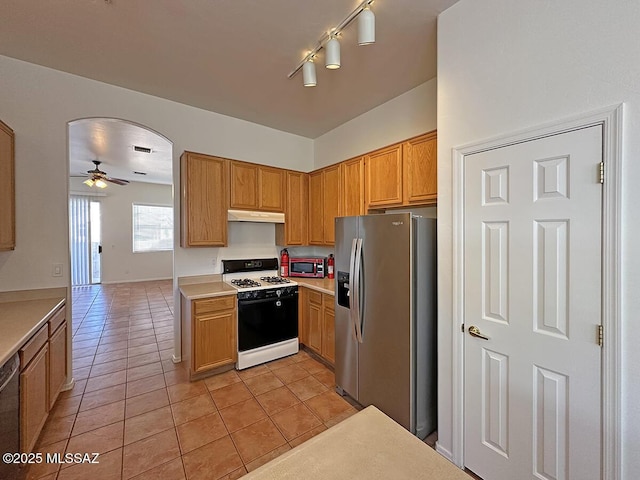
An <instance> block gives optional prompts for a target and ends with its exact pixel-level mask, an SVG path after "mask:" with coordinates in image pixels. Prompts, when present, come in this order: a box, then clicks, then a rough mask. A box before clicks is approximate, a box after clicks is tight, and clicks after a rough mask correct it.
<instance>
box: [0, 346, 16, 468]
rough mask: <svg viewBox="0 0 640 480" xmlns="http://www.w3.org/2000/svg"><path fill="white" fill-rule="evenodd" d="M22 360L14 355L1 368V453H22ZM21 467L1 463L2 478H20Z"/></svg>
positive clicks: (14, 464)
mask: <svg viewBox="0 0 640 480" xmlns="http://www.w3.org/2000/svg"><path fill="white" fill-rule="evenodd" d="M19 370H20V360H19V359H18V354H16V355H14V356H13V357H11V359H9V360H8V361H7V363H5V364H4V365H3V366H2V367H0V453H2V454H5V453H18V452H20V372H19ZM19 467H20V465H19V464H17V463H9V464H7V463H4V462H0V478H2V479H3V480H4V479H6V480H14V479H17V478H18V472H19Z"/></svg>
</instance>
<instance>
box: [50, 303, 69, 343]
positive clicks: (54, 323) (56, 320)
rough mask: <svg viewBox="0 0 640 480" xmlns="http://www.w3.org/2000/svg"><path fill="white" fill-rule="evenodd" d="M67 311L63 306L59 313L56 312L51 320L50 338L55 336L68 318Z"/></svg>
mask: <svg viewBox="0 0 640 480" xmlns="http://www.w3.org/2000/svg"><path fill="white" fill-rule="evenodd" d="M66 313H67V309H66V308H65V307H64V306H63V307H61V308H60V309H59V310H58V311H56V312H55V313H54V314H53V316H52V317H51V319H50V320H49V336H51V335H53V332H55V331H56V330H57V329H58V327H59V326H60V325H62V322H64V319H65V318H66Z"/></svg>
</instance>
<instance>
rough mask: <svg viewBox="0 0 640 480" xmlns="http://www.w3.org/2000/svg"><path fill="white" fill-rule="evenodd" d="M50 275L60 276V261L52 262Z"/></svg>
mask: <svg viewBox="0 0 640 480" xmlns="http://www.w3.org/2000/svg"><path fill="white" fill-rule="evenodd" d="M51 276H52V277H61V276H62V264H61V263H54V264H53V267H52V269H51Z"/></svg>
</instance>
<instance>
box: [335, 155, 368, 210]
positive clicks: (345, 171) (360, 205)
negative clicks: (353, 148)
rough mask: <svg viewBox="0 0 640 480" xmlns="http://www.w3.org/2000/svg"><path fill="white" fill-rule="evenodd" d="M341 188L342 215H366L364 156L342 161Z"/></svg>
mask: <svg viewBox="0 0 640 480" xmlns="http://www.w3.org/2000/svg"><path fill="white" fill-rule="evenodd" d="M340 188H341V190H342V204H341V206H340V216H343V217H349V216H353V215H364V214H365V213H366V210H365V198H364V157H358V158H354V159H351V160H347V161H345V162H342V163H340Z"/></svg>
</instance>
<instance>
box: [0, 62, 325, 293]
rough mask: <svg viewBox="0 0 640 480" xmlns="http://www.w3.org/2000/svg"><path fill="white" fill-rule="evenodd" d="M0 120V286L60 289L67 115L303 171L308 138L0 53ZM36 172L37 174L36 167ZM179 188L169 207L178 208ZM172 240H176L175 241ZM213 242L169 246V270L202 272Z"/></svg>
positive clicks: (308, 159)
mask: <svg viewBox="0 0 640 480" xmlns="http://www.w3.org/2000/svg"><path fill="white" fill-rule="evenodd" d="M0 89H1V91H2V95H0V117H1V118H2V120H3V121H5V122H6V123H7V124H8V125H9V126H10V127H12V128H13V130H14V131H15V133H16V204H17V205H16V230H17V231H16V240H17V247H16V249H15V250H14V251H12V252H0V291H8V290H20V289H31V288H45V287H60V286H67V285H68V284H69V272H68V268H65V272H64V276H63V277H61V278H53V277H52V276H51V268H52V267H51V265H52V263H63V264H64V265H65V266H67V265H68V264H69V245H68V233H67V232H68V226H67V222H66V219H67V194H68V159H67V122H69V121H71V120H75V119H79V118H85V117H94V116H100V117H114V118H122V119H125V120H129V121H132V122H136V123H139V124H142V125H145V126H147V127H149V128H151V129H153V130H155V131H157V132H159V133H161V134H163V135H165V136H166V137H167V138H168V139H169V140H171V141H172V142H173V155H174V159H173V163H174V172H173V173H174V178H176V179H177V178H180V177H179V156H180V154H181V153H182V152H183V151H184V150H192V151H196V152H203V153H207V154H213V155H218V156H222V157H229V158H236V159H242V160H247V161H250V162H256V163H263V164H269V165H275V166H279V167H284V168H294V169H297V170H305V171H307V170H311V169H312V168H313V142H312V140H310V139H308V138H304V137H300V136H297V135H292V134H288V133H284V132H281V131H278V130H274V129H271V128H267V127H264V126H261V125H257V124H253V123H249V122H246V121H243V120H238V119H235V118H231V117H227V116H224V115H219V114H216V113H211V112H208V111H204V110H200V109H197V108H193V107H189V106H186V105H182V104H178V103H175V102H171V101H169V100H164V99H160V98H157V97H152V96H150V95H145V94H141V93H138V92H134V91H131V90H126V89H123V88H119V87H114V86H112V85H107V84H104V83H100V82H96V81H93V80H88V79H85V78H82V77H78V76H74V75H70V74H66V73H62V72H59V71H56V70H52V69H49V68H44V67H40V66H37V65H33V64H29V63H26V62H21V61H18V60H14V59H11V58H8V57H2V56H0ZM42 171H44V172H46V175H41V174H38V172H42ZM179 201H180V199H179V195H176V196H175V201H174V207H175V209H176V215H178V214H179ZM177 240H178V239H176V241H177ZM216 250H217V249H206V248H205V249H196V248H192V249H181V248H179V247H177V248H176V251H175V270H176V271H175V273H176V275H179V276H182V275H189V274H192V273H193V274H196V273H202V272H203V271H205V270H206V273H210V266H211V263H212V258H214V257H215V256H216V255H217V252H216Z"/></svg>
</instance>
